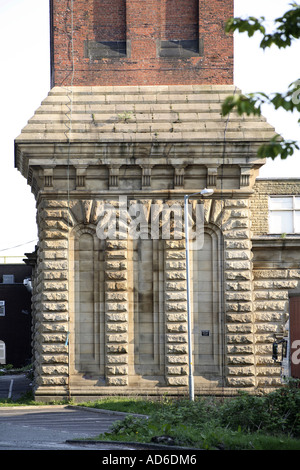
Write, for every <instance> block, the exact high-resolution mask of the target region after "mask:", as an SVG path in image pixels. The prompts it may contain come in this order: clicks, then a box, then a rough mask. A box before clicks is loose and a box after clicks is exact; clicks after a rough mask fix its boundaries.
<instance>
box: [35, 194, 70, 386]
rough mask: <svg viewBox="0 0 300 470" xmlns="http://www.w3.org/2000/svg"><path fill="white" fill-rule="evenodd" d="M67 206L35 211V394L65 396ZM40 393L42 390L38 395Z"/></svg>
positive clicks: (54, 203)
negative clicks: (50, 393)
mask: <svg viewBox="0 0 300 470" xmlns="http://www.w3.org/2000/svg"><path fill="white" fill-rule="evenodd" d="M69 223H70V221H69V215H68V210H67V206H66V204H65V203H64V202H59V201H51V200H48V201H42V202H41V203H40V204H39V207H38V224H39V228H40V234H39V239H40V243H39V249H38V263H37V271H36V276H35V299H34V304H35V305H34V309H35V318H36V321H35V329H34V336H33V341H34V345H35V364H34V369H35V375H36V383H35V389H36V390H35V392H36V394H37V395H39V394H40V393H41V394H43V393H45V389H47V387H49V390H51V391H52V390H53V391H54V392H55V394H56V395H66V392H67V386H68V374H69V371H68V360H69V359H68V342H67V339H68V332H69V314H68V308H69V307H68V232H69ZM39 389H43V390H42V391H41V392H40V390H39Z"/></svg>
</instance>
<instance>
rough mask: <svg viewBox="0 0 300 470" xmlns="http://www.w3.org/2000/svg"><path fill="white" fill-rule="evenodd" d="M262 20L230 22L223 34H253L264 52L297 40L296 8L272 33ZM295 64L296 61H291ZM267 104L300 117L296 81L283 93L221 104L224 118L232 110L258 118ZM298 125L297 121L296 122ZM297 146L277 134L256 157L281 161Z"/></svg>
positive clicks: (242, 97) (298, 16)
mask: <svg viewBox="0 0 300 470" xmlns="http://www.w3.org/2000/svg"><path fill="white" fill-rule="evenodd" d="M265 24H266V19H265V17H263V16H262V17H260V18H255V17H253V16H250V17H248V18H244V19H243V18H231V19H229V20H228V22H227V24H226V32H227V33H233V32H235V31H238V32H239V33H247V34H248V36H249V37H252V36H253V35H254V34H255V33H259V34H261V36H262V39H261V41H260V47H261V48H262V49H263V50H265V49H266V48H270V47H271V46H273V45H274V46H276V47H278V48H280V49H281V48H286V47H290V46H291V44H292V42H293V41H294V40H297V39H300V5H299V4H298V3H295V2H293V3H291V4H290V9H289V10H288V11H286V12H285V14H284V15H283V16H281V17H279V18H276V20H275V26H276V27H275V31H274V32H272V33H269V32H267V29H266V26H265ZM295 60H297V59H296V58H295ZM264 104H269V105H272V106H274V108H275V109H276V110H277V109H280V108H281V109H284V110H285V111H288V112H292V113H293V112H298V113H300V78H299V79H298V80H296V81H294V82H292V83H291V84H290V85H289V87H288V89H287V91H286V92H284V93H272V94H270V95H267V94H266V93H263V92H256V93H248V94H239V95H234V96H229V97H227V98H226V99H225V100H224V102H223V104H222V114H223V116H226V115H228V114H229V113H230V112H231V111H232V110H235V111H237V113H238V114H239V115H242V114H244V113H245V114H247V115H258V116H260V115H261V109H262V105H264ZM298 122H299V124H300V117H299V119H298ZM299 148H300V147H299V142H297V141H294V140H284V139H283V138H282V137H281V136H279V135H278V134H277V135H275V136H274V137H273V138H272V139H271V140H270V142H268V143H266V144H263V145H262V146H261V147H260V148H259V150H258V156H259V157H261V158H267V157H270V158H272V159H275V158H276V157H277V156H280V158H282V159H285V158H287V157H288V156H290V155H293V153H294V151H295V150H299Z"/></svg>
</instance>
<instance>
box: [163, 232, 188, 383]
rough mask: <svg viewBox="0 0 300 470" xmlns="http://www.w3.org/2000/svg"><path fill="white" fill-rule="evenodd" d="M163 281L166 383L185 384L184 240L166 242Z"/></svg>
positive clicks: (186, 373) (186, 359)
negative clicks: (164, 275)
mask: <svg viewBox="0 0 300 470" xmlns="http://www.w3.org/2000/svg"><path fill="white" fill-rule="evenodd" d="M165 243H166V246H165V257H166V282H165V286H166V289H165V312H166V382H167V385H173V386H186V385H187V384H188V366H187V364H188V356H187V355H188V337H187V303H186V301H187V295H186V272H185V267H186V264H185V240H167V241H166V242H165Z"/></svg>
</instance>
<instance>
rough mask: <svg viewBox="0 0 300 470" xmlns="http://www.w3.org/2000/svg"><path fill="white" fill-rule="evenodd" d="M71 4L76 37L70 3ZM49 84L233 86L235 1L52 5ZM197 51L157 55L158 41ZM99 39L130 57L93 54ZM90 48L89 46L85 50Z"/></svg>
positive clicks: (95, 0)
mask: <svg viewBox="0 0 300 470" xmlns="http://www.w3.org/2000/svg"><path fill="white" fill-rule="evenodd" d="M72 3H73V33H72V28H71V24H72V15H71V6H72ZM50 4H51V45H52V52H51V69H52V86H55V85H56V86H60V85H71V84H73V85H159V84H218V83H219V84H232V83H233V38H232V36H231V35H230V36H228V35H226V34H225V33H224V25H225V22H226V20H227V19H228V18H229V17H231V16H233V0H74V1H73V2H71V0H50ZM199 38H200V48H199V51H198V53H196V54H191V56H185V55H183V56H181V57H179V56H177V57H169V56H168V57H161V56H160V52H159V45H160V44H161V43H160V40H169V41H170V40H194V41H195V40H196V42H197V40H198V39H199ZM100 41H104V42H105V41H115V42H116V44H117V42H118V44H119V42H121V43H122V44H123V46H124V45H125V44H126V42H125V41H127V53H126V54H123V55H121V56H119V57H112V56H107V57H100V58H99V57H98V58H96V59H95V56H93V55H92V53H90V52H88V53H87V50H88V51H90V49H88V48H89V47H90V46H91V45H92V46H93V45H96V46H97V44H98V43H99V42H100ZM87 44H88V46H87Z"/></svg>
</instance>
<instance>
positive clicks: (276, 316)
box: [251, 178, 300, 388]
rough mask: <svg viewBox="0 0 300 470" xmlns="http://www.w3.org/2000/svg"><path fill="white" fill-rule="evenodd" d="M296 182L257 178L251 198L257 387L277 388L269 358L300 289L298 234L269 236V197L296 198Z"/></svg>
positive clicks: (276, 368)
mask: <svg viewBox="0 0 300 470" xmlns="http://www.w3.org/2000/svg"><path fill="white" fill-rule="evenodd" d="M299 194H300V181H299V179H293V178H291V179H285V178H282V179H263V178H262V179H258V180H257V181H256V183H255V185H254V195H253V196H252V198H251V211H252V243H253V302H254V333H255V356H254V357H255V368H256V374H257V385H258V387H262V388H268V387H274V386H279V385H280V384H281V383H282V382H281V376H280V374H281V369H280V364H279V363H275V362H274V361H273V359H272V345H273V342H274V340H275V339H280V338H282V337H283V336H287V335H288V333H287V332H286V330H285V329H286V323H287V321H288V319H289V293H292V292H293V291H297V290H299V287H300V269H299V266H300V254H299V253H300V251H299V234H298V235H297V234H292V235H288V234H287V235H286V236H285V237H282V236H281V235H271V234H269V227H268V197H269V196H272V195H282V196H289V195H299Z"/></svg>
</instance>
